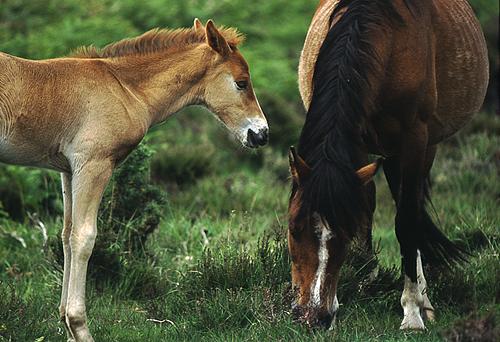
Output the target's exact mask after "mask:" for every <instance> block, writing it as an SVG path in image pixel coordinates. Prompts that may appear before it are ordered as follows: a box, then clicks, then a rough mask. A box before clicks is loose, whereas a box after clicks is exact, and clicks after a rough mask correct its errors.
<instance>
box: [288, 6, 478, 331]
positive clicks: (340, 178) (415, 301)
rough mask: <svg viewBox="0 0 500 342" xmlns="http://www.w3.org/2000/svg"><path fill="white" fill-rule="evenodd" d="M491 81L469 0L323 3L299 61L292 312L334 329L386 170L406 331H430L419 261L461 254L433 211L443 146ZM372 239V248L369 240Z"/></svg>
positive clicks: (430, 311) (441, 260) (442, 260)
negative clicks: (432, 190) (352, 248)
mask: <svg viewBox="0 0 500 342" xmlns="http://www.w3.org/2000/svg"><path fill="white" fill-rule="evenodd" d="M487 83H488V59H487V51H486V44H485V40H484V36H483V34H482V31H481V28H480V26H479V23H478V21H477V19H476V18H475V16H474V13H473V11H472V9H471V8H470V6H469V4H468V3H467V2H466V1H465V0H455V1H448V0H418V1H417V0H340V1H339V0H322V1H321V2H320V5H319V8H318V10H317V13H316V15H315V17H314V19H313V22H312V24H311V27H310V29H309V33H308V36H307V38H306V42H305V44H304V50H303V52H302V57H301V61H300V66H299V84H300V90H301V95H302V99H303V102H304V104H305V107H306V109H308V113H307V118H306V122H305V124H304V127H303V129H302V134H301V137H300V141H299V146H298V150H297V151H295V150H293V149H292V151H291V154H290V167H291V171H292V178H293V187H292V195H291V198H290V207H289V214H290V221H289V235H288V237H289V238H288V242H289V250H290V254H291V258H292V282H293V285H294V286H295V288H296V289H297V293H298V298H297V302H296V305H295V306H294V308H295V310H294V311H295V313H296V314H297V316H299V318H300V319H301V320H305V321H306V322H307V323H309V324H310V325H322V326H326V327H329V326H330V324H331V322H332V320H333V318H334V317H335V313H336V311H337V309H338V301H337V296H336V289H337V283H338V279H339V273H340V267H341V266H342V263H343V262H344V258H345V256H346V250H347V247H348V245H349V242H350V241H351V239H352V238H354V237H359V236H360V235H361V234H364V235H365V236H366V237H368V239H370V237H371V235H370V234H371V231H370V230H371V221H372V215H373V211H374V209H375V186H374V184H373V182H371V181H370V179H371V176H372V175H373V173H374V172H375V171H376V170H377V168H378V165H379V163H375V164H371V165H369V166H367V167H363V166H364V165H366V164H367V160H368V153H371V154H376V155H381V156H384V157H385V158H386V160H385V162H384V172H385V176H386V178H387V182H388V184H389V188H390V190H391V194H392V197H393V199H394V201H395V203H396V206H397V215H396V219H395V226H396V236H397V238H398V241H399V244H400V248H401V256H402V266H403V272H404V276H405V283H404V290H403V294H402V297H401V305H402V307H403V311H404V317H403V321H402V323H401V329H424V328H425V325H424V319H425V318H429V319H432V317H433V314H434V308H433V307H432V305H431V303H430V301H429V299H428V298H427V295H426V281H425V277H424V274H423V270H422V258H424V259H425V261H427V262H428V263H429V264H431V265H432V264H434V265H436V264H440V263H441V264H446V265H448V266H451V265H453V264H454V263H456V262H458V261H461V260H463V259H464V257H465V255H464V252H463V251H462V250H460V249H459V248H458V247H457V246H455V245H454V244H453V243H452V242H451V241H450V240H448V239H447V238H446V237H445V236H444V235H443V234H442V233H441V231H440V230H439V229H438V228H437V227H436V225H435V224H434V223H433V222H432V220H431V218H430V216H429V214H428V213H427V211H426V208H425V203H426V200H428V196H429V193H428V190H429V182H428V180H429V173H430V169H431V167H432V162H433V160H434V157H435V153H436V145H437V144H438V143H439V142H441V141H442V140H444V139H445V138H447V137H449V136H451V135H453V134H454V133H456V132H457V131H458V130H459V129H460V128H462V127H463V126H464V125H465V124H466V123H467V122H468V121H469V120H470V119H471V117H472V115H473V114H474V113H476V112H477V111H478V110H479V109H480V107H481V104H482V102H483V99H484V96H485V92H486V87H487ZM370 243H371V241H370Z"/></svg>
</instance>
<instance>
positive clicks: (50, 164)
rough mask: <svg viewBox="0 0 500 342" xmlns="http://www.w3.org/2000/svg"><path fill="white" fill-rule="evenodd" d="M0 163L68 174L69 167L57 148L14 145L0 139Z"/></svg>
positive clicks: (3, 138)
mask: <svg viewBox="0 0 500 342" xmlns="http://www.w3.org/2000/svg"><path fill="white" fill-rule="evenodd" d="M0 163H4V164H11V165H20V166H30V167H39V168H44V169H50V170H55V171H60V172H69V171H70V170H71V167H70V166H69V162H68V160H67V159H66V157H65V156H64V155H63V154H62V153H61V152H60V151H59V149H58V147H57V146H54V147H52V148H45V147H43V146H36V145H35V144H31V143H30V142H25V143H15V142H12V141H9V140H7V139H6V138H5V137H0Z"/></svg>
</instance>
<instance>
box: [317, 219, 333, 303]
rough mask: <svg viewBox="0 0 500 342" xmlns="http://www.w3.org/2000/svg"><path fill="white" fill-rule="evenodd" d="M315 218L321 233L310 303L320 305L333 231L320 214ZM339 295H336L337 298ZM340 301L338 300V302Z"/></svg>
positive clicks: (318, 231) (318, 230)
mask: <svg viewBox="0 0 500 342" xmlns="http://www.w3.org/2000/svg"><path fill="white" fill-rule="evenodd" d="M313 218H314V220H315V222H316V225H315V227H316V230H317V233H318V235H319V234H321V235H320V240H319V249H318V269H317V270H316V276H315V277H314V281H313V283H312V285H311V299H310V304H311V305H312V306H315V307H318V306H320V305H321V286H322V285H323V282H324V280H325V272H326V266H327V264H328V247H327V242H328V240H330V239H331V238H332V233H331V231H330V229H329V227H328V226H327V225H326V224H325V223H324V222H323V220H322V219H321V217H320V216H319V215H318V214H316V213H315V214H314V215H313ZM336 298H337V296H335V299H336ZM337 303H338V302H337Z"/></svg>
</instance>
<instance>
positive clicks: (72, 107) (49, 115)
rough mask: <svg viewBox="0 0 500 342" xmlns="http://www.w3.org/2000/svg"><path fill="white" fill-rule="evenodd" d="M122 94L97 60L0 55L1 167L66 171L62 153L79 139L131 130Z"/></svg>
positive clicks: (103, 138) (88, 139) (117, 85)
mask: <svg viewBox="0 0 500 342" xmlns="http://www.w3.org/2000/svg"><path fill="white" fill-rule="evenodd" d="M121 92H123V90H122V88H121V87H120V86H119V84H118V82H117V81H116V80H115V79H114V78H113V76H112V74H110V73H109V71H108V69H107V68H106V66H105V63H104V62H102V61H99V60H95V59H78V58H60V59H50V60H42V61H32V60H26V59H22V58H18V57H14V56H10V55H7V54H0V162H4V163H9V164H19V165H29V166H38V167H48V168H52V169H56V170H58V171H67V170H68V169H69V165H67V163H68V162H67V160H66V158H64V157H63V152H64V149H65V148H67V147H68V146H69V145H70V144H71V142H72V140H74V139H75V136H78V135H82V136H83V137H82V139H81V140H82V141H89V142H90V141H92V140H95V139H96V136H97V135H98V136H99V139H101V140H103V141H105V139H106V137H104V136H103V135H104V134H108V135H111V136H116V134H117V133H116V131H117V130H118V129H119V128H120V129H121V126H122V125H121V123H122V121H126V122H125V123H126V124H128V121H127V120H121V121H120V120H118V119H119V118H122V116H123V115H121V114H122V112H124V109H123V106H124V104H123V103H122V102H123V101H121V100H122V98H121ZM84 130H85V131H84ZM106 132H107V133H106Z"/></svg>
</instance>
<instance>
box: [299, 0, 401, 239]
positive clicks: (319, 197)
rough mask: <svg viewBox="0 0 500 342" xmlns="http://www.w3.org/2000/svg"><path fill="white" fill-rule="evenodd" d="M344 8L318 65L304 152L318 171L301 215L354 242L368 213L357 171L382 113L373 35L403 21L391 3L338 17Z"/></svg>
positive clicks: (350, 2) (365, 5)
mask: <svg viewBox="0 0 500 342" xmlns="http://www.w3.org/2000/svg"><path fill="white" fill-rule="evenodd" d="M407 6H408V4H407ZM346 8H347V9H346ZM342 9H346V12H345V13H344V14H343V15H342V17H341V19H340V20H339V21H338V22H337V23H336V24H335V25H334V26H333V27H332V28H331V29H330V31H329V33H328V35H327V36H326V38H325V40H324V42H323V45H322V47H321V50H320V52H319V55H318V58H317V61H316V67H315V70H314V76H313V86H314V90H313V95H312V100H311V105H310V107H309V110H308V113H307V118H306V122H305V125H304V127H303V129H302V133H301V136H300V140H299V146H298V153H299V155H300V156H301V157H302V158H303V159H304V160H305V161H306V163H307V164H308V165H309V166H310V167H311V168H312V171H311V174H310V176H309V178H308V179H307V181H306V182H305V183H304V184H303V187H302V188H303V194H302V206H301V215H308V216H309V217H310V216H311V214H312V213H313V212H317V213H319V214H320V215H322V216H323V217H324V218H325V219H326V220H327V222H328V224H329V225H330V227H331V229H333V230H334V231H342V232H343V233H344V234H345V235H347V236H348V237H353V236H354V235H355V234H356V230H357V228H358V227H359V226H360V224H362V223H363V222H362V220H363V214H364V213H366V212H367V210H368V209H367V202H366V199H365V195H364V191H363V185H362V184H361V181H360V180H359V179H358V177H357V176H356V173H355V171H356V170H357V169H358V168H359V167H361V166H362V165H360V163H361V159H360V155H362V148H363V147H362V136H363V134H364V133H365V121H366V118H367V116H368V114H369V113H370V112H372V111H374V110H375V108H376V103H375V98H376V95H377V94H375V93H374V90H373V88H372V86H373V85H372V84H370V79H373V78H376V77H379V76H383V74H382V72H383V66H382V65H381V61H380V59H379V58H378V56H377V54H376V52H375V49H374V46H373V43H372V42H371V41H370V35H371V34H375V33H380V32H383V31H382V30H383V29H385V28H388V27H389V26H390V25H393V24H395V25H403V20H402V18H401V17H400V16H399V14H398V13H397V11H396V9H395V8H394V6H393V3H392V1H391V0H341V1H340V2H339V4H338V5H337V7H336V8H335V10H334V12H333V13H332V18H333V17H334V16H335V15H336V14H337V13H338V12H339V11H341V10H342Z"/></svg>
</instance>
